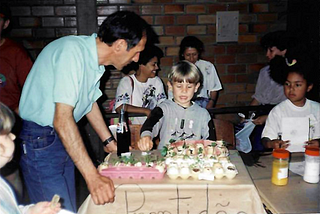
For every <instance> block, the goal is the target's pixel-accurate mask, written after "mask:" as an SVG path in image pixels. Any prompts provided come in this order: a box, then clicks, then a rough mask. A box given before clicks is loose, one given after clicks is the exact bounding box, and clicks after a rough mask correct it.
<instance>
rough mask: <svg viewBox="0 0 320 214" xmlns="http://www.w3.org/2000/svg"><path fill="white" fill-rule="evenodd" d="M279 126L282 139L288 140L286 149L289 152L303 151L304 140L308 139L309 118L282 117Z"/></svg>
mask: <svg viewBox="0 0 320 214" xmlns="http://www.w3.org/2000/svg"><path fill="white" fill-rule="evenodd" d="M281 128H282V140H290V142H289V143H290V145H289V147H288V150H289V151H290V152H304V150H305V148H304V147H303V146H304V142H306V141H308V135H309V118H308V117H290V118H289V117H288V118H282V120H281Z"/></svg>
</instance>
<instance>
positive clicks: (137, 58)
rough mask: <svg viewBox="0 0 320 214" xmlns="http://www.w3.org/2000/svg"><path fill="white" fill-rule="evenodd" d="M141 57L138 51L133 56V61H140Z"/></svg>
mask: <svg viewBox="0 0 320 214" xmlns="http://www.w3.org/2000/svg"><path fill="white" fill-rule="evenodd" d="M139 57H140V53H137V54H136V55H134V57H133V58H132V61H134V62H138V61H139Z"/></svg>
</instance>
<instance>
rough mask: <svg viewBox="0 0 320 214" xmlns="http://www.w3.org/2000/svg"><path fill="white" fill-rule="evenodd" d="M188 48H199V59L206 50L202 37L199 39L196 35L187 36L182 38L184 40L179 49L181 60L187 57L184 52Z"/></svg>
mask: <svg viewBox="0 0 320 214" xmlns="http://www.w3.org/2000/svg"><path fill="white" fill-rule="evenodd" d="M187 48H195V49H197V51H198V53H199V59H201V54H202V52H203V51H204V45H203V42H202V41H201V40H200V39H198V38H197V37H195V36H186V37H184V38H183V39H182V41H181V43H180V49H179V59H180V60H184V59H185V58H184V56H183V54H184V51H185V50H186V49H187Z"/></svg>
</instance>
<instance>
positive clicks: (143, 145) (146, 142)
mask: <svg viewBox="0 0 320 214" xmlns="http://www.w3.org/2000/svg"><path fill="white" fill-rule="evenodd" d="M137 145H138V148H139V149H140V150H141V151H144V152H145V151H150V150H151V149H152V147H153V142H152V139H151V137H150V136H144V137H142V138H141V139H140V140H139V141H138V143H137Z"/></svg>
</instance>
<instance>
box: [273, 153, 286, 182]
mask: <svg viewBox="0 0 320 214" xmlns="http://www.w3.org/2000/svg"><path fill="white" fill-rule="evenodd" d="M272 155H273V162H272V177H271V181H272V183H273V184H275V185H279V186H283V185H287V183H288V168H289V151H287V150H285V149H275V150H273V152H272Z"/></svg>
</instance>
